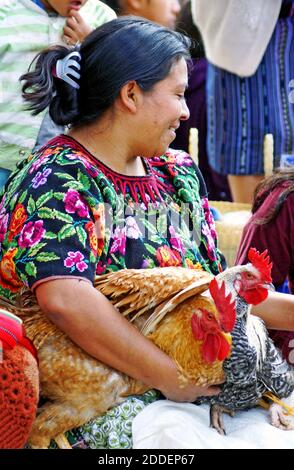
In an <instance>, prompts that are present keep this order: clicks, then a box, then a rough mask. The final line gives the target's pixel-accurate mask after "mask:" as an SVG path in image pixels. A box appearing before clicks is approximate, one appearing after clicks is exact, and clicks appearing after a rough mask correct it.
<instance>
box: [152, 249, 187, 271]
mask: <svg viewBox="0 0 294 470" xmlns="http://www.w3.org/2000/svg"><path fill="white" fill-rule="evenodd" d="M156 258H157V261H158V262H159V265H160V266H161V267H165V266H181V265H182V258H181V255H180V254H179V253H178V252H177V251H174V250H171V249H170V248H169V247H168V246H166V245H164V246H161V247H160V248H158V249H157V250H156Z"/></svg>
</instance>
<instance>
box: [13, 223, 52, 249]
mask: <svg viewBox="0 0 294 470" xmlns="http://www.w3.org/2000/svg"><path fill="white" fill-rule="evenodd" d="M45 233H46V230H45V229H44V227H43V220H37V222H28V223H27V224H26V225H25V226H24V227H23V229H22V231H21V232H20V236H19V239H18V245H19V246H20V247H21V248H27V247H28V246H33V245H36V243H38V242H39V241H40V240H41V238H42V237H43V236H44V235H45Z"/></svg>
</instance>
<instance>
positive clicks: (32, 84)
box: [20, 16, 190, 125]
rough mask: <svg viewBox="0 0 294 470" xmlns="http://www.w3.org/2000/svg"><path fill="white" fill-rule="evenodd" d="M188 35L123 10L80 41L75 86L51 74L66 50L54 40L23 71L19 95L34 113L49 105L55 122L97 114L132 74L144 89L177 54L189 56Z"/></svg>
mask: <svg viewBox="0 0 294 470" xmlns="http://www.w3.org/2000/svg"><path fill="white" fill-rule="evenodd" d="M189 46H190V40H189V39H188V38H187V37H185V36H183V35H182V34H180V33H176V32H174V31H171V30H170V29H168V28H165V27H163V26H159V25H157V24H155V23H153V22H151V21H148V20H145V19H141V18H138V17H137V18H136V17H131V16H125V17H120V18H117V19H115V20H112V21H110V22H108V23H105V24H103V25H102V26H100V27H99V28H97V29H96V30H94V31H93V32H92V33H91V34H90V35H89V36H88V37H87V38H86V39H85V40H84V42H83V43H82V44H81V46H80V48H79V51H80V53H81V62H80V65H81V71H80V73H81V77H80V80H79V82H78V83H79V85H80V89H79V90H77V89H75V88H73V87H72V86H71V85H69V84H67V83H66V82H64V81H63V80H60V79H59V78H56V77H55V76H54V75H53V70H54V66H55V64H56V62H57V60H59V59H63V58H64V57H65V56H66V55H67V54H68V53H69V52H70V51H72V50H75V49H74V48H69V47H65V46H54V47H51V48H49V49H47V50H45V51H43V52H41V53H40V54H39V55H38V56H37V57H36V59H35V60H36V62H35V70H34V71H29V72H28V73H26V74H25V75H22V77H21V78H20V80H24V84H23V87H22V92H23V97H24V99H25V100H26V101H27V102H28V103H29V107H28V109H30V110H31V111H33V114H38V113H40V112H41V111H43V110H44V109H45V108H46V107H47V106H49V112H50V116H51V118H52V119H53V121H54V122H55V123H56V124H61V125H69V124H74V125H80V124H85V123H89V122H92V121H94V120H96V119H97V118H99V117H100V116H101V115H102V114H103V113H104V112H105V111H106V110H107V109H108V108H110V107H111V105H112V104H113V103H114V101H115V99H116V98H117V96H118V94H119V91H120V89H121V87H122V86H124V85H125V84H126V83H128V82H129V81H131V80H135V81H136V82H137V84H138V85H139V86H140V88H141V89H143V90H144V91H149V90H151V89H152V87H153V86H154V85H155V84H156V83H157V82H159V81H160V80H163V79H164V78H165V77H166V76H167V75H168V74H169V71H170V69H171V67H172V65H173V64H174V63H175V62H176V61H177V60H179V59H180V58H181V57H184V58H185V59H189Z"/></svg>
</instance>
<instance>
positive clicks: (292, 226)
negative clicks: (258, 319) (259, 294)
mask: <svg viewBox="0 0 294 470" xmlns="http://www.w3.org/2000/svg"><path fill="white" fill-rule="evenodd" d="M250 246H255V247H256V248H257V249H258V250H259V251H264V250H265V249H267V250H268V252H269V255H270V258H271V260H272V262H273V270H272V278H273V284H274V286H275V287H276V289H277V290H280V291H281V292H282V291H283V290H284V285H285V282H286V281H287V280H288V283H289V291H290V293H292V294H294V169H293V168H289V169H285V170H283V171H280V172H279V173H276V174H274V175H273V176H271V177H269V178H267V179H266V180H264V181H263V182H262V183H261V184H260V185H259V186H258V188H257V189H256V191H255V196H254V202H253V207H252V217H251V218H250V220H249V221H248V223H247V224H246V226H245V228H244V231H243V235H242V240H241V243H240V247H239V250H238V254H237V259H236V264H243V263H246V262H247V252H248V249H249V247H250ZM271 336H272V338H273V340H274V341H275V343H276V345H277V346H278V347H280V348H281V350H282V352H283V355H284V357H285V359H287V360H288V362H290V363H294V353H293V351H294V333H293V332H286V331H273V332H272V333H271Z"/></svg>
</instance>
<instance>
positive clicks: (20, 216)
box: [8, 204, 28, 242]
mask: <svg viewBox="0 0 294 470" xmlns="http://www.w3.org/2000/svg"><path fill="white" fill-rule="evenodd" d="M27 218H28V216H27V214H26V210H25V208H24V206H23V205H22V204H17V205H16V207H15V209H14V211H13V213H12V216H11V220H10V224H9V228H8V232H9V234H8V241H9V242H11V241H12V240H13V238H14V237H15V236H16V235H17V234H18V233H19V232H21V230H22V228H23V226H24V223H25V221H26V220H27Z"/></svg>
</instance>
